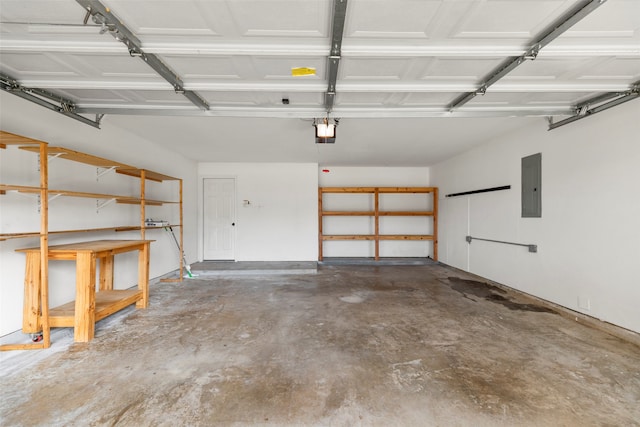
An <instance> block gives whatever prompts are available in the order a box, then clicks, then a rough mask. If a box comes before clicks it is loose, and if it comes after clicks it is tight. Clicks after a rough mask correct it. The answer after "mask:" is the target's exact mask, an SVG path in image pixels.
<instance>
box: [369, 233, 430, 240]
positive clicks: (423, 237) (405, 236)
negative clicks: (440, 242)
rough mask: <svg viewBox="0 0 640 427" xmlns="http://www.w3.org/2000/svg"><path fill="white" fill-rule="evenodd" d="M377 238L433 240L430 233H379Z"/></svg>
mask: <svg viewBox="0 0 640 427" xmlns="http://www.w3.org/2000/svg"><path fill="white" fill-rule="evenodd" d="M378 239H379V240H433V236H432V235H431V234H381V235H379V236H378Z"/></svg>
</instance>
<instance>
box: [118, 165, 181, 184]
mask: <svg viewBox="0 0 640 427" xmlns="http://www.w3.org/2000/svg"><path fill="white" fill-rule="evenodd" d="M142 171H144V177H145V179H148V180H151V181H157V182H162V181H177V180H179V179H180V178H175V177H173V176H169V175H164V174H161V173H158V172H153V171H150V170H147V169H137V168H133V167H127V168H118V169H116V172H118V173H121V174H123V175H128V176H133V177H136V178H141V177H142Z"/></svg>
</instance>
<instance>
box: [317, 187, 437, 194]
mask: <svg viewBox="0 0 640 427" xmlns="http://www.w3.org/2000/svg"><path fill="white" fill-rule="evenodd" d="M321 189H322V192H323V193H375V192H378V193H433V192H434V191H436V190H437V188H436V187H322V188H321Z"/></svg>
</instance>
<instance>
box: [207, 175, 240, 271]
mask: <svg viewBox="0 0 640 427" xmlns="http://www.w3.org/2000/svg"><path fill="white" fill-rule="evenodd" d="M205 179H233V182H234V184H233V207H234V216H235V222H236V225H235V231H234V233H233V260H231V261H237V254H238V231H237V230H238V176H237V175H200V176H199V177H198V261H199V262H203V261H204V180H205Z"/></svg>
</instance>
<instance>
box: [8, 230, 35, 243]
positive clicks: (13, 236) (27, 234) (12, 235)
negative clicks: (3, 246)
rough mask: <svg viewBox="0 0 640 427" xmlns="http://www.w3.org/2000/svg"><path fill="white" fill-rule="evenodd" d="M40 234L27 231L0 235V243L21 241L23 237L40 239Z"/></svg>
mask: <svg viewBox="0 0 640 427" xmlns="http://www.w3.org/2000/svg"><path fill="white" fill-rule="evenodd" d="M40 236H42V234H40V232H38V231H28V232H25V233H3V234H0V241H2V240H9V239H22V238H25V237H40Z"/></svg>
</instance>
